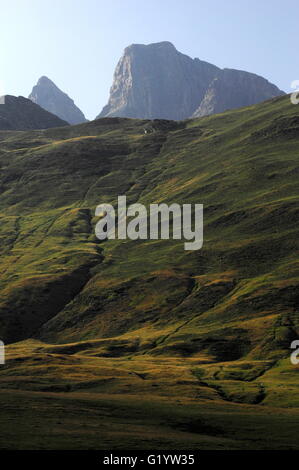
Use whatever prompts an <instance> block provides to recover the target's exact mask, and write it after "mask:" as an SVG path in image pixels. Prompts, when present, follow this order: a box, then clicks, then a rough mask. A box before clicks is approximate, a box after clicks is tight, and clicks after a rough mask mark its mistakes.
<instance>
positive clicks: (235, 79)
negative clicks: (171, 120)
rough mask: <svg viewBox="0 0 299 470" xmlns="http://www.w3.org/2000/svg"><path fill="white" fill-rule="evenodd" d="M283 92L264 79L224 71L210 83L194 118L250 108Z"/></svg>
mask: <svg viewBox="0 0 299 470" xmlns="http://www.w3.org/2000/svg"><path fill="white" fill-rule="evenodd" d="M281 94H283V92H282V91H281V90H278V88H277V87H276V86H275V85H273V84H272V83H270V82H268V80H266V79H265V78H263V77H260V76H259V75H255V74H253V73H249V72H243V71H242V70H233V69H224V70H221V72H220V73H219V74H218V76H217V77H215V78H214V79H213V80H212V82H211V83H210V85H209V87H208V89H207V91H206V93H205V96H204V98H203V100H202V102H201V103H200V106H199V107H198V109H197V110H196V111H195V113H194V114H193V116H194V117H201V116H206V115H209V114H216V113H221V112H223V111H226V110H228V109H235V108H241V107H242V106H250V105H252V104H257V103H259V102H261V101H265V100H267V99H270V98H273V97H275V96H278V95H281Z"/></svg>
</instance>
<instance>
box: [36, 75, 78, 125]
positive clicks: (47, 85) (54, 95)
mask: <svg viewBox="0 0 299 470" xmlns="http://www.w3.org/2000/svg"><path fill="white" fill-rule="evenodd" d="M28 98H29V99H30V100H31V101H33V102H34V103H36V104H38V105H40V106H41V107H42V108H44V109H46V110H47V111H49V112H50V113H53V114H56V116H58V117H60V118H61V119H63V120H64V121H67V122H68V123H69V124H80V123H82V122H86V121H87V120H86V119H85V116H84V114H83V113H82V111H81V110H80V109H79V108H78V107H77V106H76V105H75V103H74V101H73V100H72V99H71V98H70V97H69V96H68V95H67V94H66V93H64V92H63V91H61V90H60V89H59V88H58V87H57V86H56V85H55V83H53V82H52V80H50V79H49V78H47V77H41V78H40V79H39V80H38V82H37V84H36V85H35V86H34V87H33V89H32V92H31V93H30V95H29V97H28Z"/></svg>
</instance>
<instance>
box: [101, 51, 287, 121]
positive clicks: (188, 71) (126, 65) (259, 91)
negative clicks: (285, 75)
mask: <svg viewBox="0 0 299 470" xmlns="http://www.w3.org/2000/svg"><path fill="white" fill-rule="evenodd" d="M282 94H284V92H283V91H281V90H279V89H278V88H277V87H276V86H275V85H273V84H271V83H269V82H268V81H267V80H265V79H264V78H262V77H259V76H258V75H255V74H252V73H249V72H242V71H239V70H232V69H224V70H222V69H220V68H218V67H216V66H215V65H212V64H210V63H208V62H204V61H201V60H199V59H197V58H196V59H191V58H190V57H188V56H187V55H185V54H182V53H180V52H178V51H177V50H176V48H175V47H174V46H173V44H171V43H170V42H160V43H155V44H149V45H143V44H133V45H131V46H129V47H127V48H126V49H125V51H124V54H123V56H122V57H121V59H120V61H119V62H118V64H117V67H116V70H115V73H114V80H113V84H112V87H111V90H110V98H109V101H108V104H107V105H106V106H105V107H104V108H103V110H102V112H101V113H100V114H99V116H98V117H111V116H118V117H130V118H142V119H157V118H160V119H174V120H181V119H186V118H190V117H192V116H204V115H207V114H213V113H217V112H222V111H224V110H226V109H233V108H238V107H241V106H246V105H250V104H255V103H258V102H260V101H264V100H267V99H270V98H273V97H275V96H278V95H282Z"/></svg>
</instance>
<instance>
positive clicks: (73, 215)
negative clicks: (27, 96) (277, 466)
mask: <svg viewBox="0 0 299 470" xmlns="http://www.w3.org/2000/svg"><path fill="white" fill-rule="evenodd" d="M145 130H147V132H146V133H145ZM0 141H1V150H0V165H1V177H0V188H1V196H0V217H1V225H0V236H1V245H0V249H1V265H0V272H1V280H0V289H1V301H0V337H1V339H3V340H4V341H5V342H6V343H15V342H16V341H21V342H20V343H18V344H16V345H14V344H12V345H11V346H9V347H8V358H10V360H9V361H8V362H7V364H6V366H5V367H4V368H3V369H1V371H0V378H1V387H2V388H3V389H4V390H3V392H1V393H3V394H4V396H6V395H5V393H8V392H5V390H11V389H13V390H15V393H20V394H23V393H24V394H25V395H24V397H25V398H24V399H27V400H29V402H30V400H32V399H33V398H32V397H33V395H32V394H31V393H33V392H34V393H35V394H36V395H34V397H35V399H36V400H37V402H38V403H40V406H41V410H43V405H42V401H43V397H44V396H46V395H47V394H48V393H49V394H50V396H51V397H52V398H53V400H54V401H55V400H56V399H57V400H58V402H59V400H68V399H69V398H67V397H69V396H70V395H67V396H66V392H67V393H70V394H71V395H72V394H73V399H74V400H79V401H78V402H77V404H78V405H79V403H80V406H83V407H84V406H87V407H90V408H89V409H90V416H93V412H94V407H96V406H97V405H96V403H98V402H97V400H104V401H103V402H102V404H103V406H104V408H105V407H106V408H105V409H109V408H110V407H111V406H112V407H113V406H116V405H115V403H114V404H113V405H112V402H111V401H110V402H109V400H112V401H113V400H116V401H117V400H121V399H120V397H119V394H122V395H124V396H126V394H128V397H127V398H123V400H124V402H125V403H126V406H127V405H128V403H129V402H130V407H133V408H132V409H134V411H132V410H131V412H132V416H133V417H132V420H133V422H134V423H135V424H134V425H136V426H137V427H138V419H139V418H138V410H137V409H138V407H139V406H140V407H141V408H140V409H142V410H144V409H147V407H148V406H149V404H148V402H147V400H152V401H154V402H155V403H156V405H155V407H156V408H155V409H154V411H153V415H152V416H150V415H149V416H147V415H146V416H147V418H145V424H144V426H145V428H146V426H148V428H147V429H145V428H144V429H143V431H141V435H142V436H144V440H143V441H141V442H144V444H143V445H144V446H145V448H149V447H146V446H147V445H148V446H149V445H151V444H152V443H153V439H154V437H153V436H154V434H153V435H152V434H151V433H152V432H153V430H152V429H151V426H154V425H155V426H156V424H157V423H158V422H159V426H161V427H162V428H161V429H163V426H166V427H167V430H165V429H166V428H165V429H164V431H163V432H162V431H161V433H162V434H163V433H164V434H163V435H164V436H165V435H166V436H167V438H165V439H166V440H165V439H164V438H161V439H160V441H159V442H160V443H161V446H162V447H163V446H164V448H175V447H176V446H177V445H179V444H178V443H180V442H182V443H184V446H185V448H186V446H187V445H188V442H189V443H190V447H189V448H192V445H193V446H194V445H195V444H196V445H197V444H200V445H201V448H221V447H222V446H225V448H242V446H246V448H271V446H272V445H275V446H276V448H279V447H280V448H295V447H296V443H295V441H294V440H293V441H292V440H290V439H291V438H290V436H291V435H292V433H293V426H294V424H293V421H292V419H293V418H290V415H288V411H287V410H286V409H285V408H287V407H290V406H292V407H298V398H297V397H296V394H295V387H296V384H298V379H297V375H298V374H297V372H298V369H297V368H296V367H294V366H292V365H290V362H289V359H288V356H289V354H290V349H289V348H290V343H291V341H292V340H293V339H295V338H297V337H298V334H299V315H298V297H299V296H298V271H299V270H298V214H299V206H298V174H299V169H298V144H299V114H298V109H297V107H296V106H293V105H291V104H290V100H289V97H280V98H275V99H273V100H271V101H269V102H266V103H263V104H260V105H255V106H252V107H248V108H242V109H239V110H236V111H230V112H226V113H223V114H219V115H215V116H211V117H204V118H201V119H193V120H189V121H184V122H172V121H163V120H155V121H145V120H131V119H121V118H111V119H109V118H104V119H99V120H96V121H93V122H90V123H86V124H81V125H78V126H72V127H62V128H57V129H48V130H40V131H30V132H4V131H2V132H0ZM122 194H126V196H127V201H128V204H131V203H134V202H140V203H142V204H144V205H146V206H147V205H148V204H150V203H154V202H155V203H157V202H159V203H161V202H166V203H168V204H169V203H172V202H176V203H179V204H183V203H184V204H186V203H202V204H203V205H204V245H203V248H202V249H201V250H199V251H185V250H184V243H183V240H169V241H165V240H153V241H150V240H148V241H144V240H143V241H131V240H115V241H113V240H108V241H104V242H99V240H97V239H96V238H95V235H94V226H95V223H96V222H97V220H98V219H97V218H96V217H94V211H95V207H96V206H97V204H99V203H103V202H107V203H112V204H115V205H116V203H117V196H118V195H122ZM33 339H34V340H33ZM26 340H28V341H26ZM260 377H262V380H261V379H260ZM16 389H19V390H16ZM21 390H23V391H21ZM24 390H25V391H26V392H25V391H24ZM89 393H90V395H89ZM53 394H55V397H54V395H53ZM59 394H60V395H59ZM105 394H107V395H105ZM104 395H105V397H104ZM112 395H113V397H114V398H113V399H112V398H111V396H112ZM134 395H136V397H139V398H138V399H139V400H141V401H142V400H143V399H142V398H141V396H144V402H142V403H141V401H140V403H139V402H138V403H139V404H136V403H135V405H134V400H135V399H136V398H132V397H133V396H134ZM22 396H23V395H22ZM26 397H27V398H26ZM58 397H60V398H58ZM88 397H89V398H88ZM153 397H154V398H153ZM178 397H182V398H181V408H180V410H178V409H177V408H176V411H174V408H172V409H173V415H171V413H172V412H170V411H169V410H168V411H167V409H166V408H167V406H166V405H165V403H164V402H165V400H166V398H167V400H169V403H172V400H173V403H174V402H175V401H176V400H179V398H178ZM84 400H87V401H88V403H89V404H87V403H85V401H84ZM126 400H127V401H126ZM130 400H133V401H130ZM201 400H202V403H208V406H207V408H205V411H204V412H203V411H202V410H201V411H200V409H201V408H200V406H199V403H200V401H201ZM104 402H105V405H104ZM108 402H109V403H108ZM84 403H85V404H84ZM117 403H118V405H117V406H120V407H121V406H122V403H123V402H122V401H117ZM9 406H10V405H9V404H7V407H8V408H7V410H8V411H7V410H6V411H7V413H8V416H9ZM38 406H39V405H38ZM65 406H66V407H68V406H71V405H65ZM128 406H129V405H128ZM213 407H214V408H213ZM256 407H260V408H259V409H262V407H264V411H259V410H257V411H255V410H256ZM266 407H269V408H266ZM274 407H276V408H274ZM278 407H279V409H278ZM266 409H268V410H269V411H270V415H271V417H270V416H269V413H268V412H267V411H266ZM92 410H93V411H92ZM222 410H223V411H222ZM271 410H272V411H271ZM296 410H297V408H293V413H297V411H296ZM227 411H229V413H232V415H233V416H234V418H231V419H232V421H229V420H228V418H225V416H223V414H222V413H226V412H227ZM274 411H275V412H274ZM69 412H70V413H71V414H72V413H73V410H69ZM42 413H44V411H41V415H42ZM169 413H170V416H172V417H170V418H169V420H170V421H167V420H166V418H165V416H166V415H168V416H169ZM198 413H199V414H200V413H201V415H200V416H199V414H198ZM203 413H205V414H204V415H203ZM210 413H211V415H210ZM213 413H215V415H214V417H213V418H211V416H213ZM108 414H109V413H108ZM69 416H71V415H69ZM72 416H73V415H72ZM101 416H102V415H101ZM109 416H110V417H109V418H107V419H106V421H105V420H104V423H106V424H107V423H110V420H112V421H113V423H114V425H115V426H117V424H115V421H114V420H115V419H116V418H114V417H113V416H112V417H111V415H109ZM241 416H242V418H241ZM257 416H258V417H257ZM293 416H294V420H295V415H293ZM27 418H28V417H27ZM27 418H26V419H25V417H24V422H27ZM55 419H56V418H55ZM57 419H58V420H59V419H60V418H59V417H57ZM86 419H87V420H88V423H89V424H88V426H91V428H92V422H91V421H90V420H89V418H86ZM90 419H91V420H92V418H90ZM124 419H125V418H124ZM297 419H298V416H297ZM134 420H136V421H134ZM165 420H166V421H167V424H165V423H166V421H165ZM112 421H111V422H112ZM253 422H254V423H255V424H254V426H255V431H256V432H257V436H260V437H259V438H256V439H255V437H254V436H253V435H252V434H251V432H253V430H252V431H250V429H251V427H252V426H253V424H252V423H253ZM212 423H214V427H213V426H212ZM240 423H241V424H240ZM110 424H111V423H110ZM139 424H140V423H139ZM64 425H65V426H66V427H67V429H69V428H68V426H69V424H66V423H64ZM134 425H133V424H132V429H129V431H128V430H123V431H122V432H124V433H126V432H127V433H130V436H128V435H127V439H128V440H127V444H128V442H129V443H130V442H135V441H134V439H135V438H136V435H137V434H138V433H137V434H136V429H135V428H134ZM107 426H108V424H107ZM58 427H59V426H58ZM129 428H130V427H129ZM271 428H272V429H271ZM117 429H118V432H120V429H121V426H118V427H117ZM134 429H135V430H134ZM269 429H271V432H272V437H271V439H272V441H271V440H269V441H268V437H267V430H269ZM281 430H282V433H283V435H284V437H281V434H280V432H281ZM143 432H144V434H142V433H143ZM158 432H160V428H159V429H158ZM27 433H28V430H27ZM165 433H166V434H165ZM83 434H84V432H83ZM24 435H25V434H24ZM237 435H238V436H239V437H236V436H237ZM134 436H135V437H134ZM262 436H263V437H262ZM52 437H53V436H52ZM52 437H51V438H50V437H49V438H48V443H49V442H50V441H51V439H52ZM81 437H82V436H81ZM53 439H54V438H53ZM130 439H131V440H130ZM132 439H133V440H132ZM259 439H261V440H260V441H259ZM54 440H55V439H54ZM25 441H26V439H25V440H24V438H23V437H22V438H21V442H23V446H25V447H26V442H25ZM116 441H117V439H115V440H114V438H113V436H112V437H111V442H110V441H109V442H108V444H109V445H110V446H114V448H117V445H118V444H117V442H116ZM258 441H259V442H258ZM3 442H4V441H3ZM28 442H32V440H31V441H28ZM34 442H35V443H34V445H35V446H36V447H39V446H40V445H41V441H39V440H37V441H34ZM51 442H54V441H51ZM55 442H56V441H55ZM57 442H58V441H57ZM59 442H60V441H59ZM80 442H81V447H82V448H86V447H88V446H89V445H91V447H93V446H94V447H95V448H96V443H91V441H90V440H89V438H88V435H84V436H83V437H82V441H80ZM124 442H125V441H124ZM149 442H150V443H151V444H149ZM108 444H107V442H106V443H105V445H106V446H108ZM162 444H163V445H162ZM3 445H4V444H3ZM31 445H32V444H31ZM43 445H45V444H43ZM57 445H58V447H59V445H60V444H55V448H56V447H57ZM61 445H62V446H63V444H61ZM65 445H66V446H70V443H69V441H67V438H66V444H65ZM138 445H139V446H140V445H141V444H138V442H137V441H136V442H135V444H134V445H133V447H134V448H138ZM182 445H183V444H182ZM46 446H47V444H46ZM48 446H49V447H50V448H51V445H50V444H48ZM124 446H125V444H124ZM259 446H260V447H259ZM79 447H80V445H79ZM162 447H161V448H162ZM103 448H104V443H103ZM124 448H125V447H124ZM139 448H140V447H139Z"/></svg>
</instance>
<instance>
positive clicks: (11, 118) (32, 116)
mask: <svg viewBox="0 0 299 470" xmlns="http://www.w3.org/2000/svg"><path fill="white" fill-rule="evenodd" d="M67 125H68V123H67V122H66V121H63V120H62V119H60V118H59V117H57V116H55V115H54V114H51V113H49V112H48V111H46V110H44V109H43V108H41V107H40V106H38V105H37V104H35V103H33V102H32V101H31V100H29V99H27V98H24V97H23V96H18V97H16V96H11V95H6V96H5V99H4V104H1V105H0V130H5V131H6V130H8V131H10V130H21V131H22V130H28V129H47V128H50V127H61V126H67Z"/></svg>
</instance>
